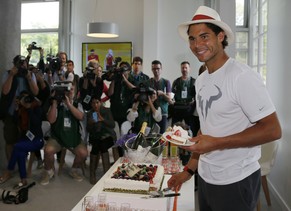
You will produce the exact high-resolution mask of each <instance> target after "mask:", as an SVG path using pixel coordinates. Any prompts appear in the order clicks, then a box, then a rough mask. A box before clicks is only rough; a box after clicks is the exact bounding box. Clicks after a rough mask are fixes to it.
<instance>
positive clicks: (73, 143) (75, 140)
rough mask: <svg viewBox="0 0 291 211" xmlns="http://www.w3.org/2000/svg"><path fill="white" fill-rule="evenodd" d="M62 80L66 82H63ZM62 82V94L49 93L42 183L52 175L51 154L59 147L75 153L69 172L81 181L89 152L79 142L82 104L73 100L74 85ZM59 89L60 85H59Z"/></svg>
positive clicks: (52, 159)
mask: <svg viewBox="0 0 291 211" xmlns="http://www.w3.org/2000/svg"><path fill="white" fill-rule="evenodd" d="M64 83H65V82H64ZM67 84H68V85H69V86H67V85H65V84H64V85H63V86H64V88H63V89H62V90H67V89H68V87H69V90H68V91H65V92H64V93H63V95H61V97H59V94H57V95H55V94H56V92H57V90H55V91H53V92H52V101H51V106H50V108H49V110H48V113H47V119H48V121H49V122H50V124H51V137H50V138H49V140H48V142H47V144H46V145H45V148H44V172H43V175H42V179H41V182H40V183H41V184H42V185H47V184H49V182H50V179H51V178H52V177H53V176H54V154H55V153H56V152H59V151H61V150H62V148H68V149H71V150H72V151H73V152H74V154H75V159H74V162H73V166H72V169H71V171H70V175H71V176H72V177H73V179H74V180H76V181H82V180H83V175H82V174H81V169H80V167H81V165H82V164H83V163H84V161H85V159H86V157H87V155H88V152H87V148H86V146H85V145H84V144H83V143H82V140H81V132H80V129H81V128H80V126H81V123H80V122H81V121H82V120H83V118H84V111H83V107H82V105H81V104H80V103H77V102H74V100H73V99H74V92H75V86H74V85H73V84H72V83H70V82H67ZM58 88H59V89H60V88H62V87H58Z"/></svg>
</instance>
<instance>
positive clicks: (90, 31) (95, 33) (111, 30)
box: [87, 22, 118, 38]
mask: <svg viewBox="0 0 291 211" xmlns="http://www.w3.org/2000/svg"><path fill="white" fill-rule="evenodd" d="M87 36H89V37H98V38H116V37H118V25H117V24H116V23H111V22H92V23H88V24H87Z"/></svg>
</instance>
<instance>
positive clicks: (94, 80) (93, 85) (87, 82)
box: [79, 60, 109, 111]
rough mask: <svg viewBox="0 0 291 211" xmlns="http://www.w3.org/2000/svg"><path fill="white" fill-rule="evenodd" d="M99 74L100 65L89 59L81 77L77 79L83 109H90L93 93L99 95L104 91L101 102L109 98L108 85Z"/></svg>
mask: <svg viewBox="0 0 291 211" xmlns="http://www.w3.org/2000/svg"><path fill="white" fill-rule="evenodd" d="M101 76H102V67H101V66H100V65H99V64H98V62H97V61H95V60H91V61H89V63H88V66H87V68H86V70H85V71H84V74H83V77H81V78H80V80H79V88H80V101H81V103H82V105H83V108H84V110H85V111H89V110H90V109H91V98H92V96H93V95H97V96H99V97H101V96H102V94H103V93H104V94H105V95H106V97H104V98H102V99H101V102H106V101H107V100H108V99H109V98H108V87H107V86H106V84H105V83H104V81H103V80H102V77H101Z"/></svg>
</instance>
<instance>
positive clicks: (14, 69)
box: [9, 66, 18, 76]
mask: <svg viewBox="0 0 291 211" xmlns="http://www.w3.org/2000/svg"><path fill="white" fill-rule="evenodd" d="M17 73H18V69H17V67H15V66H13V67H12V68H11V70H10V71H9V74H10V75H12V76H15V75H16V74H17Z"/></svg>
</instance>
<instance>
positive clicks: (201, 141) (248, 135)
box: [182, 112, 282, 154]
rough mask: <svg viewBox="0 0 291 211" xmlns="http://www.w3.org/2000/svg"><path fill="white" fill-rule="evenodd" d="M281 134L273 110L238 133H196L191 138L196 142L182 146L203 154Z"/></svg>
mask: <svg viewBox="0 0 291 211" xmlns="http://www.w3.org/2000/svg"><path fill="white" fill-rule="evenodd" d="M281 135H282V131H281V126H280V123H279V120H278V117H277V114H276V112H274V113H272V114H270V115H268V116H266V117H264V118H263V119H261V120H259V121H257V122H256V123H255V124H254V125H253V126H252V127H249V128H247V129H245V130H244V131H242V132H240V133H236V134H233V135H229V136H225V137H212V136H208V135H203V134H202V135H198V136H196V137H193V138H192V139H191V141H194V142H196V144H194V145H192V146H189V147H182V148H184V149H186V150H189V151H191V152H196V153H198V154H203V153H207V152H211V151H214V150H223V149H231V148H239V147H252V146H257V145H261V144H265V143H268V142H271V141H274V140H277V139H280V138H281Z"/></svg>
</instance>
